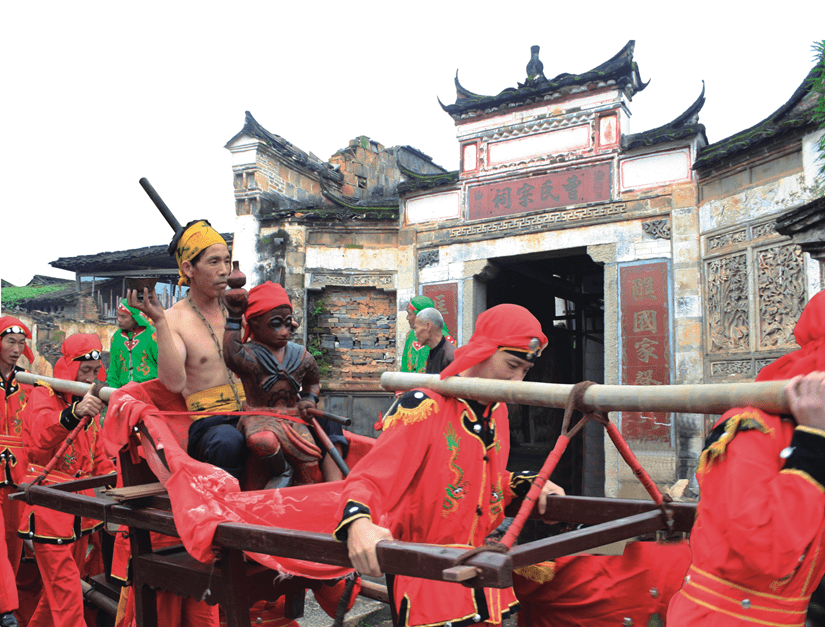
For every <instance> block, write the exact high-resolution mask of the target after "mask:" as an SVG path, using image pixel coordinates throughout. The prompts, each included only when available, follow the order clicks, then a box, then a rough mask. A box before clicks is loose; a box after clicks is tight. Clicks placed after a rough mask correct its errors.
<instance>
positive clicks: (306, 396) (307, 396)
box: [301, 392, 321, 405]
mask: <svg viewBox="0 0 825 627" xmlns="http://www.w3.org/2000/svg"><path fill="white" fill-rule="evenodd" d="M301 400H304V401H312V402H313V403H315V404H316V405H317V404H318V401H319V400H321V399H319V398H318V395H317V394H313V393H312V392H307V393H306V394H302V395H301Z"/></svg>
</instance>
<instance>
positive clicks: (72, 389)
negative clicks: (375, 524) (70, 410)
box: [15, 372, 352, 427]
mask: <svg viewBox="0 0 825 627" xmlns="http://www.w3.org/2000/svg"><path fill="white" fill-rule="evenodd" d="M15 379H17V380H18V381H19V382H20V383H25V384H27V385H37V384H38V383H45V384H47V385H49V386H51V388H52V389H53V390H57V391H58V392H69V393H71V394H74V395H75V396H83V395H84V394H86V392H88V391H89V388H90V387H92V386H91V384H89V383H83V382H82V381H67V380H66V379H55V378H54V377H45V376H43V375H39V374H32V373H30V372H18V373H17V374H16V375H15ZM116 391H117V388H107V387H102V388H100V392H99V394H98V396H99V398H100V400H102V401H104V402H106V403H108V402H109V397H110V396H111V395H112V392H116ZM275 409H277V408H275ZM316 415H317V416H320V417H321V418H326V419H327V420H332V421H333V422H337V423H340V424H342V425H344V426H345V427H348V426H349V425H351V424H352V420H350V419H349V418H344V417H343V416H336V415H335V414H330V413H329V412H325V411H320V410H318V411H317V412H316Z"/></svg>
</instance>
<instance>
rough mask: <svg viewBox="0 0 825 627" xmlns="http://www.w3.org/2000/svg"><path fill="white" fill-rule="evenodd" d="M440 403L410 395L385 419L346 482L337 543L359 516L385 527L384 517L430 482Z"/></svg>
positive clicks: (421, 395) (416, 393) (433, 397)
mask: <svg viewBox="0 0 825 627" xmlns="http://www.w3.org/2000/svg"><path fill="white" fill-rule="evenodd" d="M441 404H442V399H441V398H440V397H438V396H436V395H434V394H432V392H429V393H428V394H425V393H424V392H421V391H412V392H407V393H406V394H404V395H403V396H402V397H401V399H400V400H399V403H398V407H397V409H396V411H394V412H393V413H392V414H390V415H389V416H387V417H386V418H385V420H384V427H383V432H382V433H381V436H380V437H379V438H378V441H377V442H376V444H375V446H374V447H373V449H372V450H371V451H370V452H369V453H368V454H367V455H366V456H365V457H364V459H362V460H361V461H360V462H359V463H358V465H357V466H356V467H355V468H354V469H353V471H352V472H351V473H350V474H349V476H348V477H347V478H346V482H345V484H344V488H343V492H342V494H341V500H340V503H339V509H338V511H340V512H341V514H342V515H341V522H340V523H339V525H338V527H337V528H336V529H335V536H336V537H337V538H338V539H339V540H344V539H345V538H346V528H347V527H348V526H349V524H350V523H351V522H352V521H354V520H356V519H357V518H370V519H372V521H373V522H375V523H376V524H381V517H382V516H383V515H384V514H386V513H387V512H390V511H392V510H394V509H396V507H398V506H399V504H400V502H401V501H402V499H405V498H407V497H408V495H409V494H410V492H412V491H415V486H416V484H417V483H419V482H423V481H426V478H425V477H423V474H424V469H425V467H426V462H427V456H428V454H429V450H430V447H431V446H432V443H433V433H432V431H433V428H434V425H437V423H438V422H439V420H438V415H439V412H440V407H441Z"/></svg>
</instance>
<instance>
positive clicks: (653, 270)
mask: <svg viewBox="0 0 825 627" xmlns="http://www.w3.org/2000/svg"><path fill="white" fill-rule="evenodd" d="M619 281H620V285H621V288H620V289H621V347H622V349H621V350H622V353H621V355H622V383H623V384H626V385H669V384H670V303H669V300H668V290H667V285H668V265H667V262H664V261H663V262H656V263H643V264H637V265H633V266H625V267H623V268H621V269H620V271H619ZM670 416H671V415H670V414H669V413H667V412H649V411H645V412H622V435H623V436H624V437H625V439H628V440H637V441H639V440H641V441H645V442H662V443H669V442H670V422H671V421H670Z"/></svg>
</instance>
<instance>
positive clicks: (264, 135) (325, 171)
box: [224, 111, 344, 183]
mask: <svg viewBox="0 0 825 627" xmlns="http://www.w3.org/2000/svg"><path fill="white" fill-rule="evenodd" d="M242 135H248V136H250V137H254V138H256V139H259V140H261V141H262V142H264V144H266V145H267V146H268V147H269V148H270V149H272V151H273V152H275V153H276V154H278V155H280V156H281V157H283V158H284V159H286V160H289V161H290V162H293V163H296V164H298V165H301V166H303V167H305V168H307V169H308V170H311V171H313V172H316V173H318V174H319V175H321V176H324V177H326V178H328V179H330V180H333V181H337V182H339V183H340V182H341V181H343V180H344V177H343V175H342V174H341V173H340V172H338V171H337V170H335V169H333V168H332V166H330V165H329V164H328V163H325V162H324V161H321V160H320V159H319V158H318V157H316V156H315V155H311V154H308V153H306V152H304V151H303V150H301V149H300V148H297V147H296V146H295V145H294V144H292V143H290V142H288V141H287V140H285V139H284V138H283V137H281V136H280V135H276V134H275V133H270V132H269V131H268V130H266V129H265V128H264V127H263V126H261V125H260V124H259V123H258V121H257V120H256V119H255V118H254V117H252V114H251V113H250V112H249V111H247V112H246V116H245V119H244V125H243V128H242V129H241V131H240V133H237V134H236V135H235V136H234V137H233V138H232V139H230V140H229V141H228V142H226V145H225V146H224V147H225V148H229V145H230V144H231V143H232V142H233V141H235V140H236V139H237V138H238V137H241V136H242Z"/></svg>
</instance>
